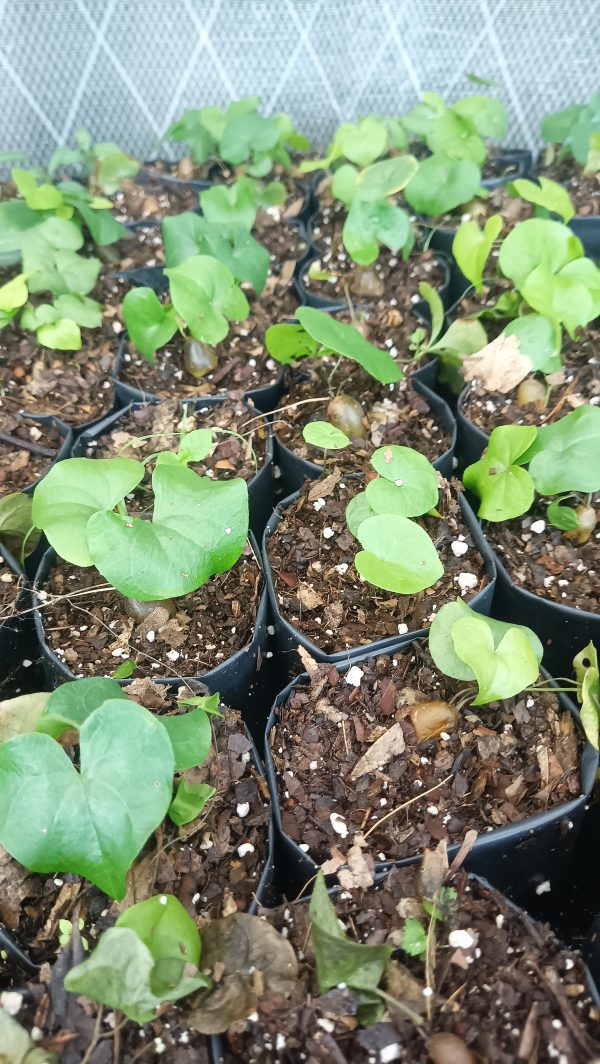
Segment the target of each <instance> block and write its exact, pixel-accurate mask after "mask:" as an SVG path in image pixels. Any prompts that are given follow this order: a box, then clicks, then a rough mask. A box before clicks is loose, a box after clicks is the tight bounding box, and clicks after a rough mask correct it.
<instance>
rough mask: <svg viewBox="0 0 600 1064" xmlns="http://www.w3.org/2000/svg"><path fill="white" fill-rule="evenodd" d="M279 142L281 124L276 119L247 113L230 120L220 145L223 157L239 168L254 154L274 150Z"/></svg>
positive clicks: (234, 116) (226, 124)
mask: <svg viewBox="0 0 600 1064" xmlns="http://www.w3.org/2000/svg"><path fill="white" fill-rule="evenodd" d="M278 141H279V124H278V122H277V120H276V119H275V118H264V117H263V115H260V114H258V113H257V112H251V111H249V112H247V113H245V114H241V115H233V116H232V117H230V118H228V120H227V122H226V123H225V128H224V130H223V136H222V137H221V141H220V144H219V150H220V153H221V157H222V158H223V159H225V161H226V162H228V163H232V164H233V165H234V166H239V164H240V163H243V162H245V161H246V160H247V159H249V158H250V156H251V155H252V153H253V152H264V151H268V150H269V149H270V148H274V147H275V145H276V144H277V142H278Z"/></svg>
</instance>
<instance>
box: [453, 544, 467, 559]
mask: <svg viewBox="0 0 600 1064" xmlns="http://www.w3.org/2000/svg"><path fill="white" fill-rule="evenodd" d="M468 549H469V544H468V543H461V542H460V540H458V539H455V540H453V542H452V543H451V544H450V550H451V551H452V553H453V555H454V557H455V558H461V557H462V555H463V554H466V553H467V551H468Z"/></svg>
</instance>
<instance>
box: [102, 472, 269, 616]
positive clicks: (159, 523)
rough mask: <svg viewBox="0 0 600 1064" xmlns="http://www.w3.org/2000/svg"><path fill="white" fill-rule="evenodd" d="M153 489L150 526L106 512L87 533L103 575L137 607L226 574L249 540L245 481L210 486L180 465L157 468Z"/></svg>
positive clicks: (229, 481) (219, 482) (171, 596)
mask: <svg viewBox="0 0 600 1064" xmlns="http://www.w3.org/2000/svg"><path fill="white" fill-rule="evenodd" d="M92 461H96V460H95V459H92ZM106 461H109V462H113V461H115V459H112V458H111V459H106ZM152 487H153V491H154V515H153V518H152V521H144V520H142V519H140V518H138V517H123V516H122V515H121V514H117V513H111V512H110V510H109V509H108V508H105V509H104V510H103V511H102V512H98V513H94V514H93V515H92V516H91V517H90V519H89V520H88V523H87V529H86V538H87V545H88V547H89V552H90V557H91V558H92V560H93V564H94V565H95V566H96V568H97V569H98V571H99V572H100V573H101V575H102V576H103V577H104V578H105V579H106V580H108V581H109V583H111V584H112V585H113V587H116V589H117V590H118V591H120V592H121V594H122V595H125V596H128V597H130V598H135V599H140V600H141V601H152V600H153V599H165V598H177V597H179V596H180V595H186V594H188V592H190V591H195V590H196V588H198V587H200V586H201V585H202V584H205V583H206V581H207V580H209V579H210V577H211V576H214V575H215V574H217V573H224V572H226V571H227V570H228V569H230V568H231V567H232V565H234V564H235V562H236V561H237V560H238V558H239V557H240V555H241V553H242V551H243V549H244V546H245V543H246V537H247V535H248V486H247V484H246V482H245V481H243V480H241V479H239V478H235V479H233V480H227V481H213V480H211V479H210V478H209V477H201V476H198V474H197V473H194V472H193V470H191V469H188V468H186V467H184V466H182V467H176V466H171V465H168V466H167V465H157V466H156V467H155V469H154V472H153V474H152Z"/></svg>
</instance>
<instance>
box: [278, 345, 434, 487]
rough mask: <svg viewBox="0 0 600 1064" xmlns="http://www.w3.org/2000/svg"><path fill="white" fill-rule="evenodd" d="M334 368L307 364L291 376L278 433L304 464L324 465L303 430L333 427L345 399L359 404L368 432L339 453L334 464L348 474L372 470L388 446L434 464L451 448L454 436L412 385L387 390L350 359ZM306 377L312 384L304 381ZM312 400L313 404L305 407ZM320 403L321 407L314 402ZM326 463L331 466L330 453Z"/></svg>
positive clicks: (327, 362) (326, 362) (321, 362)
mask: <svg viewBox="0 0 600 1064" xmlns="http://www.w3.org/2000/svg"><path fill="white" fill-rule="evenodd" d="M335 364H336V359H335V358H322V359H321V358H320V359H318V360H315V359H304V360H303V361H302V362H300V363H299V366H298V370H299V372H298V373H297V374H293V375H291V377H290V389H289V391H288V392H286V394H285V395H284V396H283V397H282V399H281V407H282V412H281V414H280V415H276V417H275V420H274V422H273V427H274V429H275V431H276V433H277V435H278V437H279V439H280V440H281V442H282V443H284V444H285V445H286V446H287V447H289V448H290V449H291V450H292V451H294V453H295V454H297V455H298V456H299V457H300V458H305V459H308V461H311V462H317V463H319V464H322V463H323V450H322V449H321V448H318V447H313V446H311V444H308V443H306V441H305V439H304V437H303V435H302V430H303V428H304V426H305V425H307V424H308V423H309V422H311V421H331V417H330V415H329V413H328V409H327V408H328V405H329V402H330V400H331V399H333V398H334V397H335V396H336V395H339V394H340V393H343V394H344V395H350V396H352V397H353V398H354V399H356V400H357V401H358V402H360V404H361V406H362V408H363V413H364V418H363V421H364V426H365V430H366V431H365V435H364V436H362V437H361V436H354V437H353V438H352V444H351V446H350V447H348V448H346V449H345V450H340V451H336V452H335V456H334V460H335V464H336V465H337V466H338V467H339V468H340V469H341V470H342V471H343V472H344V473H346V472H349V471H352V472H359V471H362V470H364V469H369V468H370V467H369V458H370V456H371V455H372V453H373V450H374V449H375V448H377V447H381V446H383V445H386V444H401V445H402V446H403V447H414V448H416V450H418V451H420V452H421V453H422V454H424V455H425V456H426V457H427V458H429V460H430V461H434V460H435V459H436V458H439V456H440V455H441V454H443V453H444V451H446V450H447V449H448V448H449V447H450V444H451V439H450V436H449V434H448V433H447V432H446V431H445V430H444V429H443V428H441V426H440V425H438V424H437V422H436V419H435V417H434V415H433V414H432V412H431V410H430V408H429V406H428V404H427V402H426V401H425V399H424V398H423V396H421V395H419V394H418V392H416V391H415V390H414V388H413V385H412V384H411V382H410V380H406V379H405V380H402V381H399V382H398V383H397V384H394V385H383V384H379V382H378V381H376V380H375V379H374V378H373V377H371V376H370V375H369V374H368V373H366V372H365V371H364V370H363V369H362V367H361V366H359V365H358V363H356V362H352V361H351V360H350V359H342V360H341V362H340V363H339V365H338V367H337V369H335V372H333V371H334V368H335ZM305 374H307V375H308V380H302V375H305ZM323 396H325V397H326V398H324V399H323V398H322V397H323ZM307 399H308V400H311V401H310V402H306V400H307ZM317 399H321V401H320V402H316V401H315V402H313V401H312V400H317ZM294 403H301V404H302V405H300V406H294V405H293V404H294ZM327 458H328V462H329V463H330V462H331V459H332V454H331V452H329V454H328V455H327Z"/></svg>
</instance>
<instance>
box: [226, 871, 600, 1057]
mask: <svg viewBox="0 0 600 1064" xmlns="http://www.w3.org/2000/svg"><path fill="white" fill-rule="evenodd" d="M446 891H447V895H446V897H447V898H448V902H447V903H446V902H444V903H441V902H438V904H437V908H438V911H439V914H440V918H439V919H438V920H436V921H435V924H434V929H433V935H434V938H433V941H434V947H433V952H434V961H432V963H431V967H430V969H429V972H428V973H426V970H425V964H424V961H423V958H422V957H412V956H410V955H409V954H407V953H406V952H405V951H404V950H403V949H402V940H403V934H404V928H405V926H406V921H407V920H408V919H410V918H412V919H413V920H415V919H420V921H421V923H422V926H423V929H424V931H426V930H427V928H428V927H429V924H430V917H429V915H428V913H427V911H426V910H425V908H424V906H423V900H424V899H426V900H430V898H431V889H430V886H429V883H428V881H427V880H426V878H425V874H424V875H423V877H421V875H420V871H419V869H418V868H417V867H414V866H413V867H411V868H403V869H395V870H394V871H392V872H390V874H389V875H388V876H387V877H386V879H385V881H384V882H383V883H382V884H378V885H377V886H373V887H371V888H370V890H368V891H365V890H364V889H358V888H355V889H349V890H344V891H343V892H342V893H339V894H336V895H334V897H333V898H332V901H333V903H334V905H335V911H336V915H337V917H338V920H340V921H341V923H342V925H343V927H344V929H345V933H346V935H347V937H348V938H349V939H350V940H351V941H358V942H361V943H369V944H371V945H375V944H381V943H386V944H388V945H390V946H392V947H394V948H395V949H396V953H395V954H394V959H393V960H392V961H391V962H388V965H387V966H386V969H385V973H384V977H383V981H382V983H381V984H380V985H381V986H383V987H385V991H386V993H387V995H388V997H387V998H386V1005H387V1010H386V1013H385V1015H384V1016H383V1019H382V1020H380V1021H379V1022H376V1023H374V1024H371V1025H369V1026H365V1027H363V1026H361V1024H359V1021H358V1017H357V1014H358V1007H359V1001H360V995H359V994H358V993H357V992H355V991H353V990H352V989H351V988H350V987H348V986H346V985H345V984H342V985H340V986H339V987H335V988H334V989H332V990H329V991H328V992H327V993H322V992H321V991H320V989H319V984H318V979H317V970H316V959H315V954H314V948H313V937H312V931H311V926H310V914H309V907H308V905H302V904H290V905H282V906H281V907H280V908H279V909H275V910H264V909H262V910H260V915H261V916H262V917H263V918H264V919H265V920H266V921H267V922H268V923H269V924H270V925H271V926H272V927H274V928H276V929H277V930H278V931H280V932H281V933H282V934H283V935H284V936H285V937H286V938H287V939H288V940H289V942H290V943H291V945H292V946H293V948H294V951H295V953H296V955H297V958H298V963H299V971H298V981H297V982H296V984H295V986H294V988H293V990H292V992H291V995H290V996H289V997H283V996H282V995H276V994H274V993H267V994H266V995H265V996H264V997H262V998H261V999H260V1001H259V1004H258V1016H251V1017H250V1018H249V1019H247V1020H246V1021H245V1023H244V1026H243V1027H242V1025H241V1024H237V1025H236V1027H235V1029H233V1030H232V1031H231V1032H230V1033H229V1035H228V1043H229V1049H230V1053H231V1055H229V1054H227V1055H226V1058H225V1059H226V1060H228V1059H229V1060H239V1061H244V1064H246V1062H250V1064H288V1062H291V1061H294V1060H300V1059H302V1058H303V1057H305V1058H306V1059H309V1060H310V1061H311V1062H312V1061H314V1062H315V1064H320V1062H323V1064H329V1062H331V1061H336V1064H363V1062H364V1061H367V1060H368V1061H373V1062H374V1061H380V1062H381V1061H391V1060H406V1061H410V1062H411V1064H431V1062H432V1061H434V1060H435V1062H436V1064H442V1062H444V1064H475V1061H476V1060H477V1061H493V1062H494V1064H515V1061H517V1060H526V1059H528V1060H531V1061H533V1060H534V1059H535V1060H536V1062H538V1064H553V1062H555V1061H558V1060H561V1061H564V1062H565V1064H566V1062H567V1061H568V1062H569V1064H587V1062H588V1061H590V1060H592V1059H595V1058H596V1057H597V1055H598V1052H599V1040H600V1023H599V1014H598V1010H597V1008H596V1006H595V1005H594V1002H593V1000H592V997H591V995H590V992H589V990H588V989H587V985H586V969H585V966H584V963H583V960H582V958H581V955H580V954H579V953H578V952H577V951H575V950H570V949H567V948H565V947H563V946H561V944H560V943H559V942H558V941H557V940H556V938H555V936H554V933H553V932H552V930H551V929H550V928H549V927H548V926H547V925H545V924H541V923H536V922H534V921H533V920H531V919H530V917H528V916H527V914H526V913H524V912H523V911H521V910H515V909H514V907H512V906H511V905H510V904H509V902H508V901H507V900H506V899H505V898H504V897H502V895H500V894H499V893H497V892H496V891H494V890H492V889H491V888H489V887H487V886H484V885H483V884H481V883H478V882H477V881H476V880H475V879H473V878H471V877H468V876H466V875H465V874H464V873H459V874H458V875H455V876H454V877H452V878H451V879H448V880H447V886H446ZM429 908H431V905H430V906H429ZM413 926H414V925H413ZM453 932H454V933H455V934H457V933H459V932H460V936H459V941H460V942H462V943H464V945H462V946H457V945H456V944H451V943H452V939H451V938H450V936H451V935H452V933H453ZM454 943H456V938H454ZM428 984H429V985H428ZM394 999H396V1000H399V1001H400V1002H401V1006H400V1005H398V1006H395V1005H394ZM407 1009H411V1010H412V1011H413V1014H414V1013H415V1012H416V1013H417V1014H418V1015H419V1016H420V1017H421V1021H422V1022H421V1024H420V1026H417V1025H416V1024H415V1022H414V1021H413V1019H411V1018H410V1016H409V1015H407ZM533 1046H535V1047H536V1048H535V1049H532V1050H531V1052H530V1048H529V1047H533ZM532 1053H534V1054H535V1056H533V1055H532Z"/></svg>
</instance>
